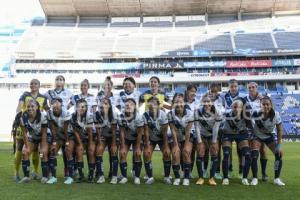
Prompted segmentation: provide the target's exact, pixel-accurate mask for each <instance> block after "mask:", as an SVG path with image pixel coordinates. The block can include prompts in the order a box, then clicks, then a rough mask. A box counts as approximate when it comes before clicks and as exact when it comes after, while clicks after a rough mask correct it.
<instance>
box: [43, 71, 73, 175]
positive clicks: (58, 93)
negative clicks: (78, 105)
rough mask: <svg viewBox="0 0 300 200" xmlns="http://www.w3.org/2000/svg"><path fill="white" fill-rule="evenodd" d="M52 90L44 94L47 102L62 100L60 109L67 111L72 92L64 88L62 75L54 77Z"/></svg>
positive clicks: (65, 171) (65, 173) (64, 158)
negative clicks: (56, 99)
mask: <svg viewBox="0 0 300 200" xmlns="http://www.w3.org/2000/svg"><path fill="white" fill-rule="evenodd" d="M54 87H55V88H54V89H51V90H48V91H47V92H46V93H45V96H46V97H47V99H48V101H49V102H51V101H52V99H54V98H57V97H58V98H61V99H62V102H63V103H62V108H63V109H64V110H67V109H68V104H69V101H70V98H71V97H72V92H71V91H70V90H68V89H66V88H65V77H64V76H62V75H58V76H56V77H55V85H54ZM65 148H66V147H65V145H63V146H62V153H63V161H64V167H65V169H64V176H65V177H67V176H68V174H67V172H68V170H67V158H66V153H65V152H66V151H65Z"/></svg>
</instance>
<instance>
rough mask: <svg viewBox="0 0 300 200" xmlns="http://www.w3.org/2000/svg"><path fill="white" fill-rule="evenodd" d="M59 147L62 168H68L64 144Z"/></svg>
mask: <svg viewBox="0 0 300 200" xmlns="http://www.w3.org/2000/svg"><path fill="white" fill-rule="evenodd" d="M61 149H62V156H63V162H64V168H65V169H67V168H68V159H67V154H66V151H65V149H66V146H65V145H63V146H62V147H61Z"/></svg>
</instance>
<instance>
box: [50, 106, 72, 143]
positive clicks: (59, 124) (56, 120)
mask: <svg viewBox="0 0 300 200" xmlns="http://www.w3.org/2000/svg"><path fill="white" fill-rule="evenodd" d="M71 117H72V115H71V113H70V112H69V111H66V110H62V112H61V114H60V115H59V116H55V114H54V113H53V110H52V109H50V110H49V111H48V112H47V119H48V121H49V123H52V124H53V125H54V126H55V127H56V128H57V133H56V134H57V135H58V137H59V138H61V139H63V138H65V136H64V123H65V122H67V121H70V120H71Z"/></svg>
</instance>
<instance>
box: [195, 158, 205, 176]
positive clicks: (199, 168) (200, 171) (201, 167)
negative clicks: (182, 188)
mask: <svg viewBox="0 0 300 200" xmlns="http://www.w3.org/2000/svg"><path fill="white" fill-rule="evenodd" d="M196 165H197V171H198V176H199V178H203V170H204V157H202V156H201V157H200V156H197V159H196Z"/></svg>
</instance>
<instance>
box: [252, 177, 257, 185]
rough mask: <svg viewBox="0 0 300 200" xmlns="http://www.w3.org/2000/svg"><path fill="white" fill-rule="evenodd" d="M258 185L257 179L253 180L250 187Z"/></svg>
mask: <svg viewBox="0 0 300 200" xmlns="http://www.w3.org/2000/svg"><path fill="white" fill-rule="evenodd" d="M257 184H258V180H257V178H253V179H252V181H251V183H250V185H253V186H256V185H257Z"/></svg>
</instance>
